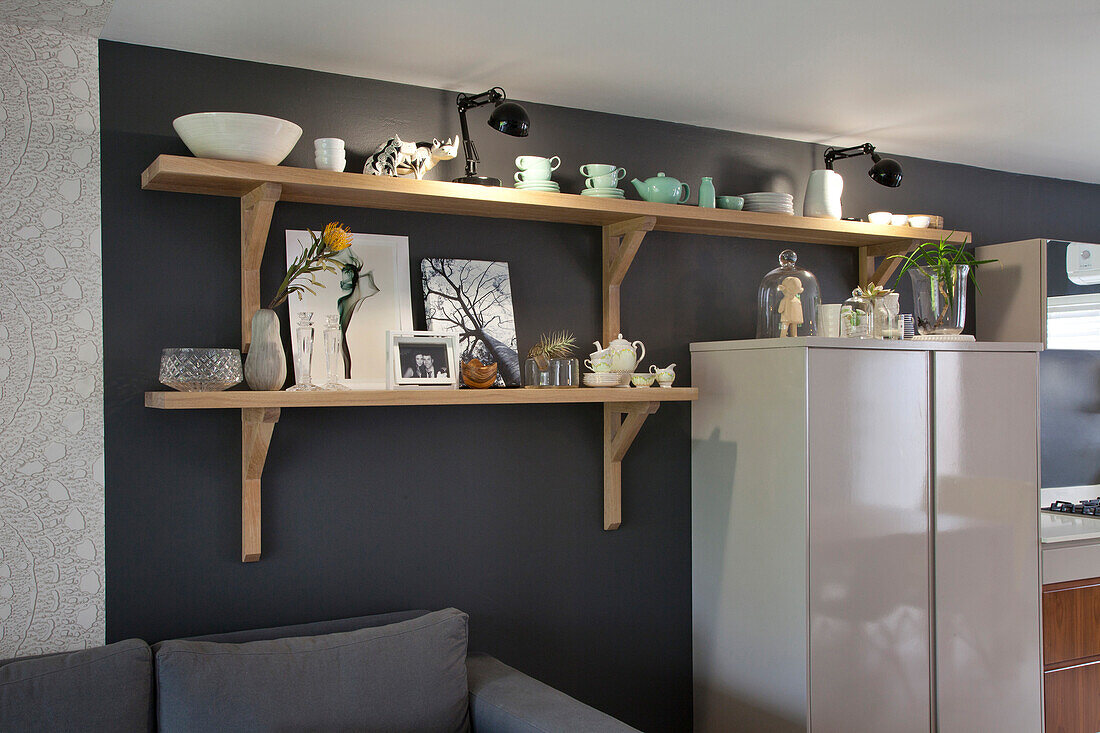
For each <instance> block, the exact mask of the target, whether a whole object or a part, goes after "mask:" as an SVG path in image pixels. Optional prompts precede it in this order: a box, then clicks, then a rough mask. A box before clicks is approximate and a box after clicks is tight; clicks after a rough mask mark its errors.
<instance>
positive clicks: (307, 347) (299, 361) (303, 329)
mask: <svg viewBox="0 0 1100 733" xmlns="http://www.w3.org/2000/svg"><path fill="white" fill-rule="evenodd" d="M294 345H295V346H297V348H296V349H294V386H293V387H291V388H290V389H288V390H287V392H313V391H315V390H319V389H321V388H320V387H318V386H316V385H314V384H313V375H312V374H311V373H310V370H311V368H312V366H313V313H312V312H310V311H305V312H302V313H299V314H298V325H297V326H296V327H295V328H294Z"/></svg>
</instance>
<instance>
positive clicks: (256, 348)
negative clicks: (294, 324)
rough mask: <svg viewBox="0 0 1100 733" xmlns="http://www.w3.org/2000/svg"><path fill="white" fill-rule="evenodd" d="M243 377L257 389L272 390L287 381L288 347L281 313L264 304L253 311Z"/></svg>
mask: <svg viewBox="0 0 1100 733" xmlns="http://www.w3.org/2000/svg"><path fill="white" fill-rule="evenodd" d="M244 381H246V382H248V386H249V387H251V388H252V389H254V390H261V391H266V392H271V391H274V390H277V389H282V388H283V384H284V383H285V382H286V351H284V350H283V337H282V334H281V333H280V332H279V316H278V314H276V313H275V311H273V310H270V309H268V308H261V309H260V310H258V311H256V312H255V313H254V314H252V343H251V345H250V346H249V347H248V356H247V357H245V360H244Z"/></svg>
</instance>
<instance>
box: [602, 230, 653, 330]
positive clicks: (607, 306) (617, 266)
mask: <svg viewBox="0 0 1100 733" xmlns="http://www.w3.org/2000/svg"><path fill="white" fill-rule="evenodd" d="M656 224H657V217H655V216H639V217H637V218H635V219H627V220H626V221H620V222H616V223H615V224H608V225H607V226H605V227H604V228H603V338H604V344H608V343H610V342H611V341H612V340H614V339H615V337H616V336H618V335H619V330H620V328H621V323H620V320H619V286H620V285H622V284H623V278H625V277H626V273H627V271H628V270H629V269H630V264H631V263H632V262H633V261H634V255H636V254H638V248H639V247H640V246H641V245H642V238H643V237H645V234H646V232H649V231H653V227H654V226H655V225H656Z"/></svg>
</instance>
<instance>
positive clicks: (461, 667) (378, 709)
mask: <svg viewBox="0 0 1100 733" xmlns="http://www.w3.org/2000/svg"><path fill="white" fill-rule="evenodd" d="M468 621H469V619H468V617H467V616H466V614H464V613H462V612H461V611H458V610H456V609H453V608H450V609H444V610H442V611H435V612H430V613H429V612H426V611H409V612H403V613H397V614H382V615H378V616H363V617H359V618H351V619H341V620H338V621H327V622H321V623H315V624H302V625H298V626H286V627H279V628H273V629H261V630H255V631H243V632H235V633H229V634H216V635H212V636H204V637H194V638H190V639H176V640H172V641H164V642H160V643H158V644H154V645H153V646H152V647H150V646H148V645H147V644H146V643H145V642H144V641H141V640H140V639H128V640H126V641H121V642H117V643H115V644H109V645H107V646H105V647H99V648H97V649H90V650H86V651H81V652H73V653H67V654H54V655H48V656H43V657H32V658H22V659H13V660H8V661H5V662H0V721H3V725H2V726H0V727H2V728H3V730H4V731H5V732H6V733H15V732H17V731H78V730H79V731H93V732H94V731H112V732H115V731H118V732H123V733H125V732H127V731H158V730H159V731H168V732H169V733H174V732H176V731H180V732H190V731H213V730H217V731H319V730H324V731H384V732H387V733H389V732H391V731H392V732H393V733H397V732H398V731H400V732H401V733H417V732H418V731H423V732H424V733H428V732H431V733H436V732H439V731H473V732H474V733H535V732H538V733H553V732H554V731H562V732H564V731H570V732H572V731H593V732H594V733H604V732H607V733H612V732H619V731H633V730H635V729H634V728H631V727H629V726H627V725H625V724H623V723H621V722H619V721H617V720H615V719H614V718H611V717H609V716H607V715H604V714H603V713H601V712H599V711H598V710H595V709H594V708H591V707H589V706H587V705H585V704H583V703H581V702H579V701H577V700H575V699H574V698H571V697H569V696H568V695H565V694H564V693H561V692H558V691H557V690H554V689H553V688H551V687H548V686H547V685H544V684H542V683H541V682H538V681H536V680H534V679H532V678H530V677H528V676H527V675H525V674H523V673H521V672H519V671H517V670H515V669H513V668H511V667H509V666H507V665H505V664H503V663H501V662H499V661H497V660H496V659H494V658H492V657H490V656H487V655H483V654H469V655H468V654H467V650H466V640H467V626H468Z"/></svg>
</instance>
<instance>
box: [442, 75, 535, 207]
mask: <svg viewBox="0 0 1100 733" xmlns="http://www.w3.org/2000/svg"><path fill="white" fill-rule="evenodd" d="M505 99H507V96H506V95H505V93H504V90H503V89H501V88H500V87H493V88H492V89H490V90H489V91H487V92H482V93H481V94H459V95H458V119H459V122H460V123H461V125H462V152H463V153H465V154H466V175H465V176H463V177H462V178H456V179H454V182H455V183H475V184H477V185H480V186H499V185H500V179H499V178H490V177H488V176H479V175H478V174H477V164H478V163H480V162H481V158H479V157H478V156H477V148H476V147H475V146H474V141H473V140H471V139H470V128H469V127H467V126H466V110H468V109H473V108H474V107H481V106H484V105H486V104H492V105H495V106H494V108H493V111H492V113H491V114H490V115H489V127H491V128H493V129H494V130H496V131H497V132H503V133H504V134H505V135H511V136H512V137H527V132H528V130H529V129H530V127H531V119H530V118H529V117H528V116H527V110H525V109H524V108H523V107H521V106H520V105H518V104H516V103H515V102H506V101H505Z"/></svg>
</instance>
